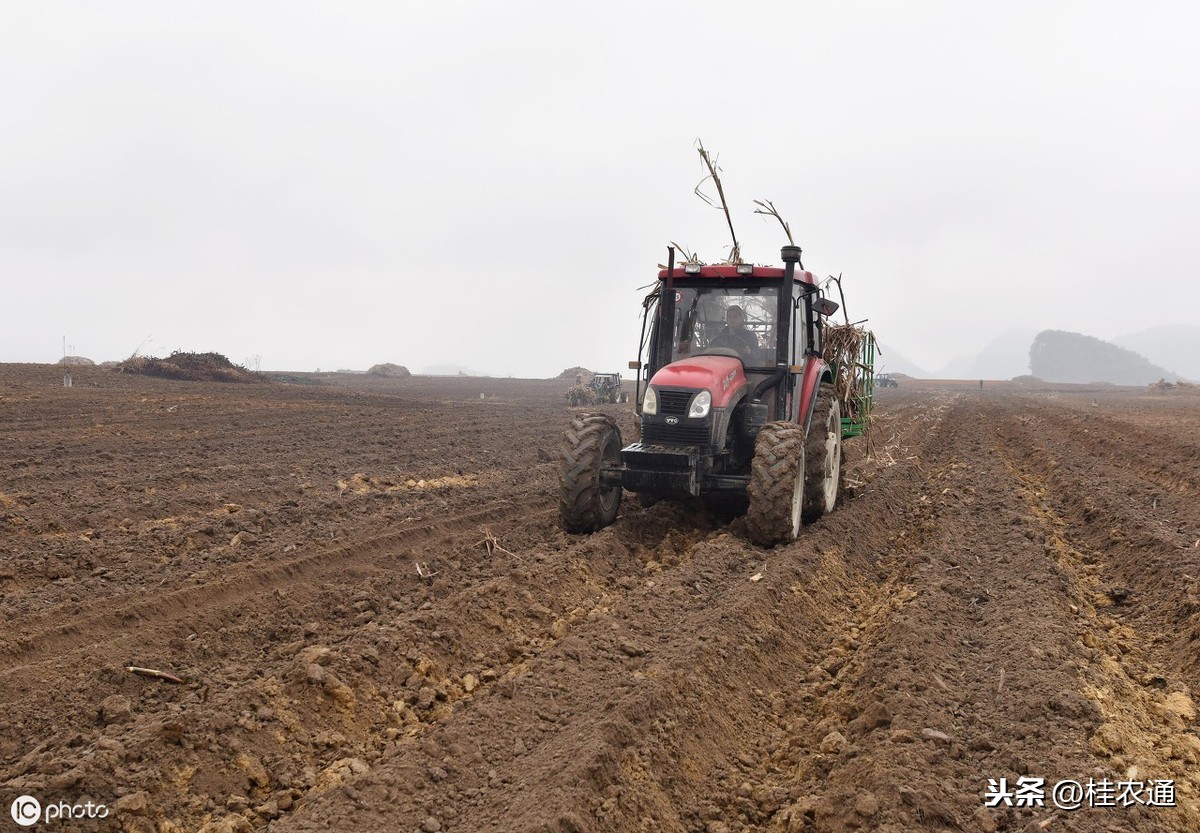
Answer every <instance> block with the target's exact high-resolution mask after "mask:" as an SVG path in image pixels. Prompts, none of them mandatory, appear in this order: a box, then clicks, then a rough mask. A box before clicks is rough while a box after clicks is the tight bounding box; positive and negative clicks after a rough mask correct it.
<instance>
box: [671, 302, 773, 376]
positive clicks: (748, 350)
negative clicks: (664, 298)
mask: <svg viewBox="0 0 1200 833" xmlns="http://www.w3.org/2000/svg"><path fill="white" fill-rule="evenodd" d="M778 309H779V288H778V287H775V286H744V285H740V286H703V287H677V288H676V290H675V328H674V337H673V339H672V351H671V360H672V361H675V360H678V359H683V358H688V357H691V356H733V357H735V358H738V359H741V361H742V364H744V365H745V366H746V367H774V365H775V343H776V329H775V323H776V321H775V319H776V313H777V311H778Z"/></svg>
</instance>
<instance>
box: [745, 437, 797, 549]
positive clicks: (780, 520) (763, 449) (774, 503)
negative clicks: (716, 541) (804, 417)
mask: <svg viewBox="0 0 1200 833" xmlns="http://www.w3.org/2000/svg"><path fill="white" fill-rule="evenodd" d="M746 491H747V494H748V495H749V498H750V506H749V508H748V509H747V510H746V531H747V532H748V533H749V535H750V540H751V541H753V542H754V543H756V544H758V545H759V546H763V547H773V546H775V545H776V544H780V543H785V542H788V541H795V540H796V538H797V537H798V536H799V535H800V520H801V504H802V503H803V501H804V431H803V429H801V428H800V426H798V425H796V424H795V423H792V422H769V423H767V424H766V425H764V426H763V427H762V429H761V430H760V431H759V432H758V440H757V442H756V443H755V445H754V460H753V461H752V462H751V464H750V485H749V486H748V487H747V489H746Z"/></svg>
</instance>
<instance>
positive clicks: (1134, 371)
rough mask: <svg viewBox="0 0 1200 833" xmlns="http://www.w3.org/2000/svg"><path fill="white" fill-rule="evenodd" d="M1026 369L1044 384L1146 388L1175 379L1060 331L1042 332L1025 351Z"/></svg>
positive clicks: (1103, 344)
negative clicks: (1027, 360)
mask: <svg viewBox="0 0 1200 833" xmlns="http://www.w3.org/2000/svg"><path fill="white" fill-rule="evenodd" d="M1029 369H1030V372H1031V373H1032V374H1033V375H1034V376H1037V377H1038V378H1039V379H1045V380H1046V381H1048V382H1080V383H1085V384H1086V383H1089V382H1111V383H1112V384H1114V385H1148V384H1150V383H1151V382H1155V381H1157V380H1159V379H1166V380H1167V381H1169V382H1170V381H1175V380H1177V379H1178V377H1177V376H1176V375H1175V374H1173V373H1171V372H1169V371H1167V370H1165V369H1163V368H1161V367H1159V366H1158V365H1155V364H1151V363H1150V361H1149V360H1147V359H1146V357H1145V356H1142V355H1140V354H1139V353H1135V352H1134V351H1132V350H1127V349H1125V348H1124V347H1118V346H1117V345H1115V344H1112V343H1110V342H1107V341H1104V340H1102V339H1098V338H1094V337H1093V336H1085V335H1082V334H1080V333H1069V332H1065V331H1063V330H1043V331H1042V332H1040V333H1038V334H1037V338H1035V339H1034V341H1033V346H1032V347H1030V348H1029Z"/></svg>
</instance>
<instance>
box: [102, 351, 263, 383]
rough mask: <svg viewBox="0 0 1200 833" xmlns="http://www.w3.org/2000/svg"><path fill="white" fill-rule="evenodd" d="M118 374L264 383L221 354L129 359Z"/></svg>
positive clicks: (201, 380)
mask: <svg viewBox="0 0 1200 833" xmlns="http://www.w3.org/2000/svg"><path fill="white" fill-rule="evenodd" d="M115 369H116V370H117V372H118V373H137V374H139V375H142V376H157V377H159V378H160V379H180V380H183V381H187V382H265V381H266V380H267V377H266V376H264V375H263V374H261V373H255V372H253V371H251V370H247V369H246V368H244V367H242V366H240V365H236V364H234V363H233V362H231V361H230V360H229V359H228V358H226V357H225V356H223V355H221V354H220V353H185V352H183V351H180V350H176V351H175V352H174V353H172V354H171V355H169V356H167V357H166V358H165V359H156V358H154V357H153V356H130V357H129V358H128V359H126V360H125V361H123V362H121V363H120V364H118V365H117V366H116V368H115Z"/></svg>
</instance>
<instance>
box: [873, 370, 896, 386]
mask: <svg viewBox="0 0 1200 833" xmlns="http://www.w3.org/2000/svg"><path fill="white" fill-rule="evenodd" d="M875 387H877V388H898V387H900V383H899V382H897V381H896V378H895V377H894V376H892V374H890V373H880V374H879V375H878V376H876V377H875Z"/></svg>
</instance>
